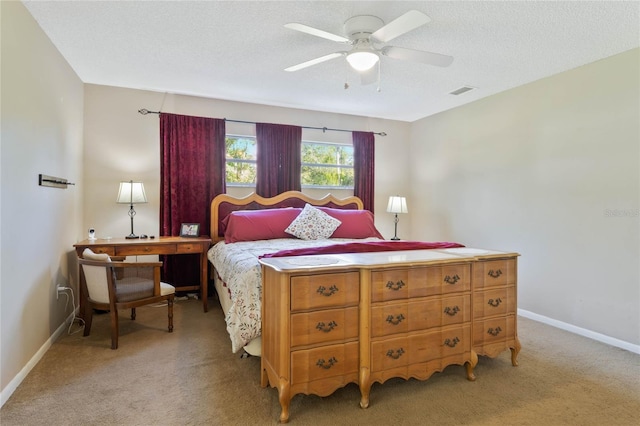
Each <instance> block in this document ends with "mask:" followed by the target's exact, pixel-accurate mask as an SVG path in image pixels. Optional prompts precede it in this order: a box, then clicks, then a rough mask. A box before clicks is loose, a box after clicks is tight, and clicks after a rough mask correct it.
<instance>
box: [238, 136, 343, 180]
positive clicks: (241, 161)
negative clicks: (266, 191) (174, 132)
mask: <svg viewBox="0 0 640 426" xmlns="http://www.w3.org/2000/svg"><path fill="white" fill-rule="evenodd" d="M225 144H226V153H227V154H226V179H227V184H231V185H247V186H249V185H255V184H256V153H257V149H256V148H257V147H256V140H255V138H253V137H242V136H232V135H227V137H226V138H225ZM301 154H302V170H301V176H300V178H301V183H302V185H303V186H324V187H339V188H345V187H346V188H353V183H354V175H353V147H352V146H350V145H336V144H328V143H316V142H302V152H301Z"/></svg>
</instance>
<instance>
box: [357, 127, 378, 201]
mask: <svg viewBox="0 0 640 426" xmlns="http://www.w3.org/2000/svg"><path fill="white" fill-rule="evenodd" d="M352 139H353V174H354V180H355V182H354V184H353V195H355V196H356V197H359V198H360V199H361V200H362V202H363V203H364V208H365V209H366V210H369V211H370V212H372V213H373V206H374V199H373V195H374V183H375V136H374V134H373V132H352Z"/></svg>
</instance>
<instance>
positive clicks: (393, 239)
mask: <svg viewBox="0 0 640 426" xmlns="http://www.w3.org/2000/svg"><path fill="white" fill-rule="evenodd" d="M391 241H400V238H398V237H393V238H392V239H391Z"/></svg>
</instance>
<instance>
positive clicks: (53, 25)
mask: <svg viewBox="0 0 640 426" xmlns="http://www.w3.org/2000/svg"><path fill="white" fill-rule="evenodd" d="M23 3H24V4H25V5H26V7H27V9H28V10H29V11H30V12H31V14H32V15H33V16H34V18H35V19H36V20H37V21H38V23H39V24H40V26H41V27H42V29H43V30H44V32H45V33H46V34H47V35H48V36H49V38H50V39H51V41H52V42H53V44H54V45H55V46H56V47H57V48H58V50H59V51H60V52H61V54H62V55H63V56H64V57H65V58H66V60H67V61H68V62H69V64H70V65H71V67H72V68H73V69H74V70H75V72H76V73H77V74H78V76H79V78H80V79H81V80H82V81H83V82H85V83H92V84H100V85H110V86H119V87H126V88H134V89H146V90H153V91H160V92H170V93H179V94H188V95H195V96H202V97H208V98H217V99H226V100H236V101H243V102H251V103H258V104H266V105H276V106H285V107H293V108H301V109H309V110H317V111H328V112H336V113H345V114H354V115H361V116H368V117H378V118H387V119H394V120H402V121H414V120H417V119H420V118H422V117H425V116H429V115H432V114H435V113H438V112H441V111H444V110H447V109H450V108H453V107H456V106H459V105H462V104H465V103H468V102H471V101H474V100H477V99H480V98H483V97H485V96H489V95H492V94H495V93H498V92H501V91H504V90H507V89H510V88H513V87H516V86H519V85H522V84H526V83H528V82H531V81H534V80H538V79H540V78H544V77H547V76H550V75H553V74H556V73H559V72H562V71H566V70H569V69H572V68H575V67H578V66H581V65H584V64H587V63H590V62H594V61H596V60H599V59H602V58H605V57H608V56H611V55H615V54H617V53H620V52H623V51H626V50H629V49H632V48H635V47H638V46H639V44H640V29H639V28H640V3H639V2H637V1H633V2H609V1H598V2H582V1H566V2H565V1H542V2H529V1H513V2H493V1H491V2H489V1H486V2H485V1H465V2H462V1H433V2H432V1H419V2H417V1H412V2H411V1H373V2H370V1H311V2H308V1H127V2H120V1H100V2H95V1H24V2H23ZM411 9H416V10H419V11H421V12H424V13H425V14H427V15H429V16H430V17H431V19H432V20H431V22H429V23H428V24H426V25H424V26H422V27H420V28H418V29H415V30H413V31H411V32H409V33H407V34H405V35H402V36H400V37H398V38H396V39H394V40H392V41H391V42H390V43H389V44H391V45H394V46H401V47H407V48H412V49H418V50H427V51H431V52H437V53H443V54H446V55H451V56H453V57H454V58H455V59H454V62H453V64H452V65H451V66H449V67H447V68H440V67H435V66H429V65H424V64H420V63H413V62H407V61H399V60H396V59H391V58H388V57H383V58H382V63H381V84H380V91H379V92H378V91H377V90H376V85H375V84H374V85H366V86H363V85H361V84H360V80H359V77H358V76H357V75H356V74H355V72H354V71H351V70H350V69H348V67H347V66H346V61H345V60H344V59H343V58H338V59H334V60H331V61H328V62H324V63H322V64H320V65H316V66H314V67H311V68H307V69H303V70H300V71H297V72H294V73H289V72H285V71H284V69H285V68H286V67H288V66H290V65H294V64H298V63H301V62H304V61H307V60H309V59H313V58H316V57H319V56H323V55H326V54H329V53H332V52H335V51H339V50H344V45H341V44H338V43H335V42H332V41H329V40H325V39H322V38H318V37H313V36H310V35H308V34H303V33H299V32H296V31H292V30H289V29H286V28H284V27H283V25H284V24H286V23H288V22H299V23H302V24H306V25H309V26H313V27H316V28H319V29H323V30H325V31H328V32H332V33H335V34H343V32H342V26H343V23H344V21H345V20H347V19H348V18H350V17H351V16H354V15H375V16H378V17H380V18H381V19H382V20H383V21H384V22H385V23H388V22H390V21H392V20H393V19H395V18H396V17H398V16H400V15H402V14H403V13H405V12H407V11H409V10H411ZM345 82H348V83H349V88H348V89H346V90H345V89H344V86H345ZM465 85H468V86H473V87H475V88H476V89H475V90H473V91H470V92H467V93H465V94H463V95H459V96H453V95H450V94H449V92H451V91H453V90H455V89H458V88H460V87H461V86H465ZM585 90H588V88H585ZM141 107H144V105H141ZM147 107H150V106H147Z"/></svg>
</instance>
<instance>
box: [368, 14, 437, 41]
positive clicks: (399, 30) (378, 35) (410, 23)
mask: <svg viewBox="0 0 640 426" xmlns="http://www.w3.org/2000/svg"><path fill="white" fill-rule="evenodd" d="M429 21H431V18H429V17H428V16H427V15H425V14H424V13H422V12H418V11H417V10H410V11H408V12H407V13H405V14H404V15H401V16H399V17H398V18H396V19H394V20H393V21H391V22H389V23H388V24H387V25H385V26H384V27H382V28H380V29H379V30H378V31H376V32H374V33H373V34H371V37H372V38H374V39H376V40H378V41H381V42H383V43H386V42H388V41H390V40H393V39H394V38H396V37H398V36H401V35H402V34H404V33H408V32H409V31H411V30H414V29H416V28H418V27H419V26H421V25H424V24H426V23H427V22H429Z"/></svg>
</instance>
